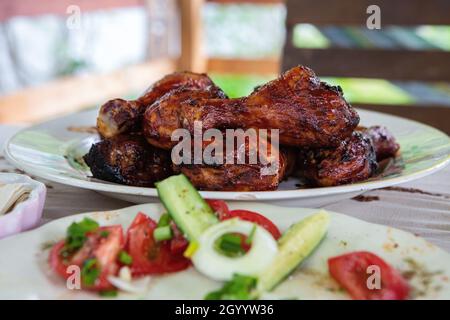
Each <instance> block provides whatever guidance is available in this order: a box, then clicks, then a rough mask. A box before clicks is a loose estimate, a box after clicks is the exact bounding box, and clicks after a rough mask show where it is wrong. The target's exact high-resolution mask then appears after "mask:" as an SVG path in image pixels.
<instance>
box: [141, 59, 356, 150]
mask: <svg viewBox="0 0 450 320" xmlns="http://www.w3.org/2000/svg"><path fill="white" fill-rule="evenodd" d="M167 107H168V106H167V104H161V101H158V102H156V103H155V104H154V105H153V106H152V108H149V109H147V111H146V112H145V115H144V120H143V126H144V134H145V136H146V137H147V139H148V140H149V142H150V143H151V144H153V143H156V142H155V140H156V139H158V140H160V141H158V142H157V145H158V146H159V147H161V148H164V149H171V148H172V147H173V146H174V142H171V141H170V140H171V139H170V133H171V132H172V131H173V129H175V128H177V127H183V128H186V129H188V130H189V131H190V132H191V133H192V132H193V128H194V122H195V121H201V122H202V126H203V130H207V129H210V128H215V129H225V128H231V129H232V128H244V129H247V128H255V129H279V137H280V144H282V145H286V146H295V147H316V148H319V147H333V146H338V145H339V143H340V142H341V141H342V140H344V139H346V138H348V137H350V136H351V134H352V132H353V130H354V129H355V128H356V126H357V125H358V122H359V116H358V114H357V113H356V111H355V110H354V109H353V108H352V107H351V106H350V105H349V104H348V103H347V102H346V101H345V99H344V98H343V96H342V92H341V90H340V88H339V87H332V86H329V85H327V84H325V83H323V82H320V80H319V79H318V78H317V77H316V75H315V74H314V72H313V71H312V70H311V69H309V68H306V67H302V66H299V67H295V68H292V69H290V70H288V71H287V72H285V73H284V74H282V75H281V76H280V77H279V78H278V79H276V80H273V81H271V82H269V83H267V84H266V85H264V86H261V87H259V88H258V89H256V90H255V91H254V92H253V93H252V94H251V95H250V96H248V97H245V98H240V99H208V98H206V99H205V98H203V99H198V98H196V97H193V98H189V99H186V100H183V101H182V102H181V103H180V101H178V100H176V99H175V100H174V101H172V102H170V104H169V107H170V108H174V109H179V110H178V111H177V112H176V114H177V115H178V117H179V119H177V120H176V121H174V119H171V118H167V117H166V116H165V113H164V112H162V109H164V108H167ZM174 113H175V112H173V113H171V114H174ZM174 124H175V125H174Z"/></svg>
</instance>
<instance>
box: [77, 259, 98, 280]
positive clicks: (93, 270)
mask: <svg viewBox="0 0 450 320" xmlns="http://www.w3.org/2000/svg"><path fill="white" fill-rule="evenodd" d="M99 276H100V269H99V268H98V267H97V259H87V260H86V261H85V262H84V264H83V268H82V269H81V281H82V282H83V284H84V285H86V286H92V285H94V284H95V280H97V278H98V277H99Z"/></svg>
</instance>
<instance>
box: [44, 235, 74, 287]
mask: <svg viewBox="0 0 450 320" xmlns="http://www.w3.org/2000/svg"><path fill="white" fill-rule="evenodd" d="M64 245H65V240H61V241H59V242H57V243H56V244H55V245H53V247H52V249H51V250H50V255H49V257H48V263H49V264H50V268H51V269H52V270H53V271H55V272H56V273H57V274H58V275H60V276H61V277H63V278H68V277H69V274H67V267H68V265H67V264H66V263H65V262H64V259H63V258H62V255H61V252H62V250H63V248H64Z"/></svg>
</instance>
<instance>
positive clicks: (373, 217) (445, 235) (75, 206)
mask: <svg viewBox="0 0 450 320" xmlns="http://www.w3.org/2000/svg"><path fill="white" fill-rule="evenodd" d="M17 129H18V128H17V127H12V126H0V146H2V144H3V142H4V141H6V139H7V138H8V137H9V136H10V135H11V134H13V133H14V132H15V131H16V130H17ZM0 150H3V148H1V149H0ZM1 171H9V172H14V171H15V169H14V168H13V167H12V166H11V165H9V164H8V163H7V162H6V160H5V159H4V157H3V156H2V155H0V172H1ZM43 182H44V183H45V184H46V185H47V188H48V196H47V201H46V204H45V209H44V221H43V222H47V221H49V220H53V219H57V218H60V217H64V216H67V215H71V214H76V213H82V212H89V211H105V210H114V209H119V208H123V207H127V206H130V205H132V204H130V203H128V202H124V201H120V200H115V199H112V198H108V197H106V196H103V195H100V194H98V193H96V192H94V191H89V190H83V189H78V188H73V187H69V186H64V185H61V184H57V183H53V182H47V181H43ZM364 196H365V199H368V200H370V199H373V200H372V201H366V202H362V201H358V200H354V199H348V200H343V201H339V202H336V203H334V204H331V205H327V206H326V207H325V208H326V209H330V210H333V211H337V212H341V213H344V214H348V215H351V216H354V217H357V218H360V219H363V220H366V221H369V222H374V223H379V224H384V225H388V226H392V227H396V228H399V229H403V230H406V231H410V232H412V233H414V234H416V235H419V236H422V237H424V238H426V239H428V240H429V241H431V242H433V243H435V244H437V245H438V246H440V247H442V248H444V249H446V250H447V251H449V252H450V166H447V168H445V169H443V170H441V171H439V172H437V173H435V174H433V175H430V176H428V177H425V178H422V179H419V180H416V181H413V182H410V183H406V184H402V185H400V186H399V188H398V187H397V188H393V189H380V190H375V191H370V192H366V193H365V194H364ZM375 199H376V200H375Z"/></svg>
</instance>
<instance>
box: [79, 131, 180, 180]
mask: <svg viewBox="0 0 450 320" xmlns="http://www.w3.org/2000/svg"><path fill="white" fill-rule="evenodd" d="M84 161H85V162H86V164H87V165H88V166H89V167H90V169H91V172H92V175H93V176H94V177H95V178H97V179H102V180H106V181H110V182H115V183H120V184H126V185H131V186H138V187H151V186H153V185H154V183H155V182H157V181H160V180H162V179H165V178H167V177H169V176H170V175H172V174H173V172H172V162H171V159H170V152H167V151H165V150H161V149H157V148H154V147H152V146H151V145H149V144H148V143H147V141H146V140H145V139H144V138H143V137H142V136H141V135H137V134H136V135H132V134H130V135H126V136H116V137H114V138H108V139H104V140H102V141H100V142H98V143H96V144H94V145H92V147H91V149H90V151H89V153H88V154H86V155H85V156H84Z"/></svg>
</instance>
